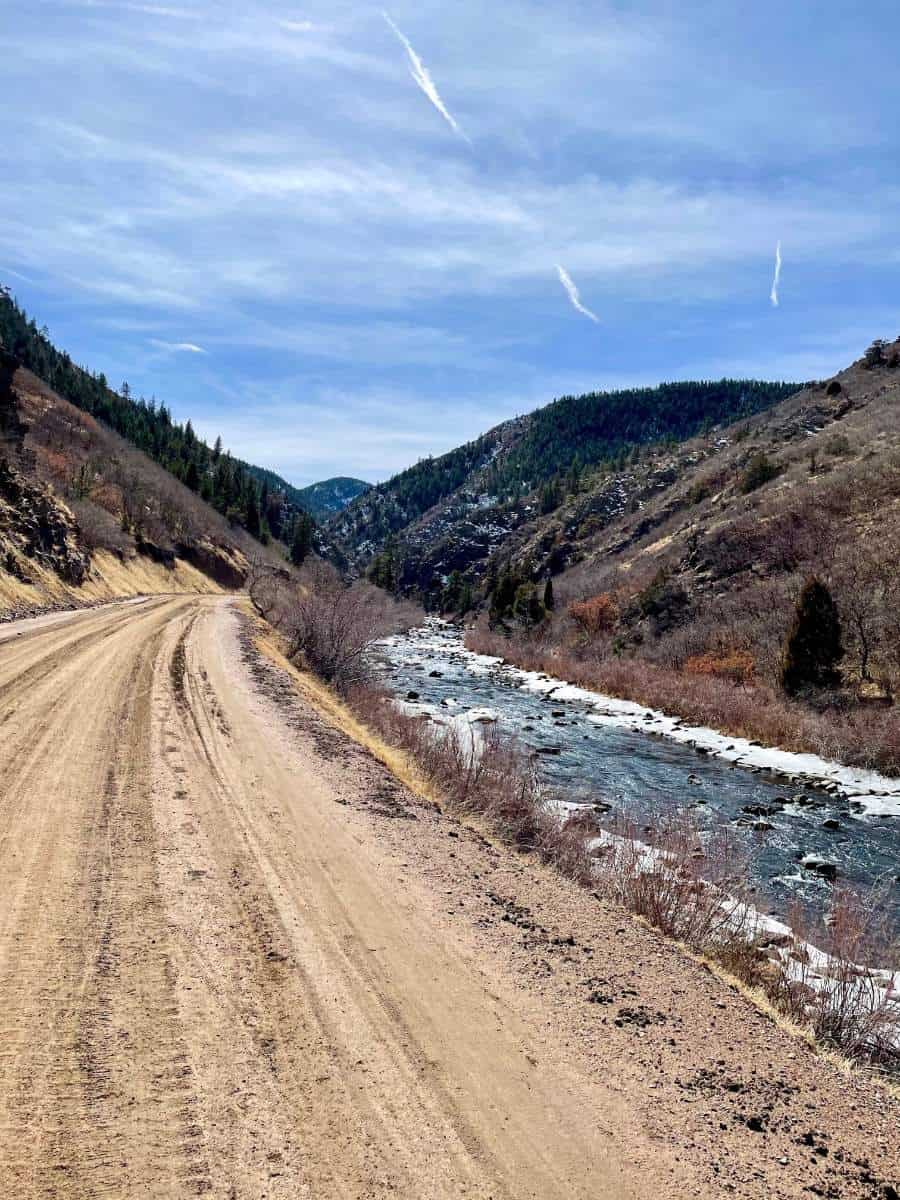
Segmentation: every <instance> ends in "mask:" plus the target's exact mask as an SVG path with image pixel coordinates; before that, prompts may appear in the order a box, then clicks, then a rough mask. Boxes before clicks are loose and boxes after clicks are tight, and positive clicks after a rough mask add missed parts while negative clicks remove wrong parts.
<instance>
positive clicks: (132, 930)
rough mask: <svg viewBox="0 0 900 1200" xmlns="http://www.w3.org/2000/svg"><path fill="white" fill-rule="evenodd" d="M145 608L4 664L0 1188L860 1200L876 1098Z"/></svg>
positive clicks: (232, 659) (869, 1167) (240, 658)
mask: <svg viewBox="0 0 900 1200" xmlns="http://www.w3.org/2000/svg"><path fill="white" fill-rule="evenodd" d="M250 634H251V626H250V623H249V622H248V621H247V619H246V618H245V617H243V616H242V615H241V613H240V610H239V606H238V604H237V603H236V602H235V601H233V600H230V599H227V598H219V597H195V596H185V597H166V598H159V599H155V600H148V601H145V602H144V603H141V604H131V605H122V606H110V607H106V608H102V609H96V610H91V611H88V612H80V613H76V614H72V615H69V616H68V617H67V619H54V620H52V621H47V620H43V621H38V622H22V623H20V624H18V625H12V626H7V627H5V628H4V638H3V640H2V642H0V856H2V868H3V881H4V887H3V893H2V900H0V1196H4V1197H5V1196H10V1197H22V1198H29V1197H37V1196H41V1197H79V1198H81V1197H101V1196H102V1197H181V1196H190V1195H195V1194H204V1193H209V1194H211V1195H213V1196H216V1197H223V1198H226V1200H255V1198H257V1197H260V1198H261V1197H269V1198H273V1200H275V1198H281V1197H292V1198H294V1197H316V1198H323V1200H326V1198H331V1197H382V1196H396V1197H408V1198H409V1200H412V1198H416V1200H421V1198H429V1197H450V1196H468V1197H477V1198H482V1200H487V1198H488V1197H492V1198H493V1200H501V1198H507V1197H508V1198H514V1197H515V1198H518V1197H522V1198H525V1197H531V1198H535V1200H538V1198H547V1200H553V1198H555V1197H563V1196H566V1197H588V1196H590V1197H599V1198H602V1197H610V1198H611V1197H617V1198H628V1197H635V1198H643V1197H650V1196H654V1197H655V1196H658V1195H659V1194H660V1193H661V1191H662V1190H663V1189H665V1191H666V1193H667V1194H668V1195H669V1196H672V1197H681V1196H693V1195H697V1196H703V1197H714V1196H722V1195H736V1196H748V1197H750V1196H752V1197H763V1196H769V1195H771V1196H798V1197H799V1196H809V1195H811V1194H814V1195H821V1196H834V1197H844V1196H847V1197H878V1198H880V1200H890V1198H891V1197H892V1196H895V1195H896V1193H894V1192H893V1191H892V1190H891V1189H892V1186H893V1184H894V1179H895V1176H896V1175H897V1171H896V1165H897V1164H896V1154H897V1146H898V1132H900V1125H898V1110H897V1105H896V1102H895V1101H893V1100H891V1099H890V1098H889V1097H887V1096H886V1095H884V1094H883V1093H880V1092H879V1091H877V1090H876V1089H875V1088H873V1087H872V1086H871V1085H870V1084H868V1083H867V1082H865V1081H863V1080H861V1079H848V1078H845V1077H843V1076H842V1075H840V1074H839V1073H838V1072H837V1070H836V1069H835V1068H834V1067H832V1066H831V1065H829V1064H828V1063H827V1062H824V1061H822V1060H820V1059H817V1058H816V1057H815V1056H814V1055H813V1054H812V1052H811V1051H810V1050H809V1049H808V1048H807V1047H806V1046H805V1045H804V1044H803V1043H801V1042H798V1041H796V1040H795V1039H792V1038H791V1037H790V1036H788V1035H787V1034H786V1033H784V1032H782V1031H781V1030H779V1029H777V1028H775V1026H773V1025H772V1024H771V1023H769V1022H768V1021H767V1020H766V1019H765V1018H764V1017H762V1016H761V1015H760V1014H758V1013H756V1012H755V1011H754V1010H753V1009H752V1008H750V1007H749V1006H748V1005H747V1003H746V1002H745V1001H744V1000H743V999H742V998H741V997H740V996H738V995H737V994H736V993H734V992H732V991H731V990H729V989H728V988H727V987H726V986H724V985H723V984H721V983H719V982H718V981H717V980H716V979H714V978H713V977H712V976H710V975H709V973H708V972H706V971H705V970H703V969H702V968H701V967H700V966H698V965H696V964H694V963H692V962H691V961H690V960H688V959H686V958H685V957H683V956H682V955H681V954H680V953H679V952H678V951H677V950H676V949H675V948H674V947H672V946H670V945H668V944H667V943H665V942H664V941H663V940H662V939H659V938H657V937H656V936H655V935H654V934H652V933H651V932H650V931H648V930H646V929H644V928H643V927H642V926H640V925H638V924H637V923H636V922H634V921H632V920H630V919H629V918H627V917H625V916H624V915H623V914H621V913H618V912H615V911H610V910H608V909H607V908H605V907H604V906H603V905H602V904H600V903H599V902H598V901H597V900H596V899H595V898H594V897H591V896H590V895H588V894H587V893H584V892H581V891H579V890H578V889H576V888H575V887H573V886H570V885H568V884H567V883H565V882H564V881H561V880H558V879H556V878H555V877H553V876H552V875H551V874H550V873H549V872H547V871H544V870H542V869H540V868H537V867H535V866H534V865H532V864H531V863H529V862H528V861H527V860H523V859H521V858H519V857H517V856H516V855H514V854H512V853H510V852H508V851H506V850H504V849H503V848H499V847H495V846H493V845H491V844H490V843H489V842H488V841H486V840H485V839H484V838H483V837H482V836H481V834H480V833H479V832H478V831H477V830H474V829H469V828H467V827H466V826H463V825H460V824H458V823H457V822H456V821H454V820H453V819H452V818H450V817H448V816H446V815H444V814H441V813H440V812H438V811H437V810H436V809H435V807H434V806H433V805H432V804H430V803H429V802H427V801H425V800H423V799H421V798H419V797H417V796H415V795H413V794H412V793H411V792H409V791H407V790H406V789H405V788H404V787H403V786H402V785H401V784H400V783H399V782H398V781H397V780H396V779H395V778H394V777H392V776H391V775H390V774H389V773H388V771H387V770H386V769H385V768H384V767H383V766H382V765H381V764H380V763H378V762H377V761H376V760H375V759H374V758H373V757H372V756H371V755H370V754H369V753H368V752H367V751H366V750H364V749H363V748H361V747H360V746H358V745H357V744H356V743H355V742H353V741H351V740H350V739H349V738H348V737H346V736H345V735H344V734H343V733H341V732H339V731H338V730H336V729H335V728H334V727H333V726H331V725H330V724H328V723H327V722H326V720H325V719H324V718H323V717H322V716H320V715H319V714H318V713H317V712H316V710H315V709H314V708H313V707H311V705H310V703H309V701H308V698H307V697H306V696H305V695H304V692H303V690H302V684H301V685H300V688H299V690H298V682H297V680H296V679H295V677H294V676H293V675H292V674H291V673H289V672H287V671H285V670H284V669H283V668H282V667H279V666H278V665H277V664H273V663H272V662H271V661H270V660H268V659H266V658H262V657H261V656H260V655H259V654H258V653H257V652H256V650H255V649H254V648H253V645H252V638H251V636H250Z"/></svg>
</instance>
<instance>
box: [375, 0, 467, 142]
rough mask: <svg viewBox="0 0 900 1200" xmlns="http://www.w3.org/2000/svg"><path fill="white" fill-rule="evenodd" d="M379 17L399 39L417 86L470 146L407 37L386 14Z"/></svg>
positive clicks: (465, 134)
mask: <svg viewBox="0 0 900 1200" xmlns="http://www.w3.org/2000/svg"><path fill="white" fill-rule="evenodd" d="M381 15H382V16H383V17H384V19H385V21H387V23H388V25H389V26H390V27H391V29H393V31H394V33H395V34H396V35H397V37H398V38H399V40H400V43H401V45H402V46H403V47H404V49H405V50H406V55H407V58H408V59H409V73H410V74H411V75H412V77H413V79H414V80H415V81H416V83H417V84H418V86H419V87H420V88H421V89H422V91H423V92H424V93H425V95H426V96H427V97H428V99H429V100H430V101H431V103H432V104H433V105H434V107H435V108H436V109H437V110H438V112H439V113H440V114H441V116H442V117H443V118H444V120H445V121H446V122H447V124H448V125H449V126H450V128H451V129H452V130H453V132H454V133H458V134H459V136H460V137H461V138H463V140H464V141H467V142H469V143H470V144H471V141H472V139H471V138H470V137H469V135H468V134H467V133H464V132H463V130H462V129H461V128H460V126H459V122H458V121H457V120H456V118H455V117H454V116H453V114H452V113H451V112H450V111H449V110H448V108H447V106H446V104H444V102H443V100H442V99H441V97H440V93H439V92H438V90H437V86H436V85H435V82H434V80H433V79H432V78H431V75H430V74H429V73H428V68H427V67H426V66H425V64H424V63H423V62H422V60H421V58H419V56H418V54H416V52H415V50H413V48H412V46H411V45H410V42H409V39H408V38H407V36H406V35H405V34H404V33H403V32H402V31H401V30H400V29H399V28H398V27H397V26H396V25H395V24H394V22H393V21H392V20H391V18H390V16H389V15H388V14H387V13H386V12H384V11H382V14H381Z"/></svg>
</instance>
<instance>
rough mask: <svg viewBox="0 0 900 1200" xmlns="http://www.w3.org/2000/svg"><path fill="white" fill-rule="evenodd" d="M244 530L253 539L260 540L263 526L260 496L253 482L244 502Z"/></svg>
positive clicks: (249, 486) (248, 488)
mask: <svg viewBox="0 0 900 1200" xmlns="http://www.w3.org/2000/svg"><path fill="white" fill-rule="evenodd" d="M244 528H245V529H246V530H247V532H248V533H249V534H250V535H251V537H255V538H258V537H259V534H260V530H261V528H262V525H261V523H260V516H259V496H258V495H257V493H256V486H255V485H254V483H253V481H252V480H251V481H250V483H249V485H248V487H247V492H246V498H245V500H244Z"/></svg>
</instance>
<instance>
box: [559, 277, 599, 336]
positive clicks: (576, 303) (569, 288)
mask: <svg viewBox="0 0 900 1200" xmlns="http://www.w3.org/2000/svg"><path fill="white" fill-rule="evenodd" d="M556 273H557V275H558V276H559V282H560V283H561V284H562V285H563V287H564V288H565V289H566V294H567V295H568V297H569V300H570V301H571V303H572V307H573V308H574V309H575V311H576V312H580V313H581V315H582V316H584V317H587V318H588V319H589V320H591V321H593V322H594V323H595V324H597V325H599V324H600V318H599V317H598V316H597V314H596V313H595V312H591V310H590V309H589V308H588V307H587V305H585V304H582V303H581V296H580V294H579V291H578V288H577V287H576V286H575V281H574V280H573V279H572V276H571V275H570V274H569V272H568V271H567V270H566V268H565V267H562V266H560V265H559V263H557V265H556Z"/></svg>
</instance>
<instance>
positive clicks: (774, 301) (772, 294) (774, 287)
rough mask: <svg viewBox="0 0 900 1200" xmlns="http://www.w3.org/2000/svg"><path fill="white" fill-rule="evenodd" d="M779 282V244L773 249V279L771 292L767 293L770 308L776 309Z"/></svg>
mask: <svg viewBox="0 0 900 1200" xmlns="http://www.w3.org/2000/svg"><path fill="white" fill-rule="evenodd" d="M780 282H781V242H779V243H778V245H777V246H776V247H775V278H774V279H773V280H772V291H771V292H770V293H769V299H770V300H771V301H772V307H773V308H777V307H778V285H779V283H780Z"/></svg>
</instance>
